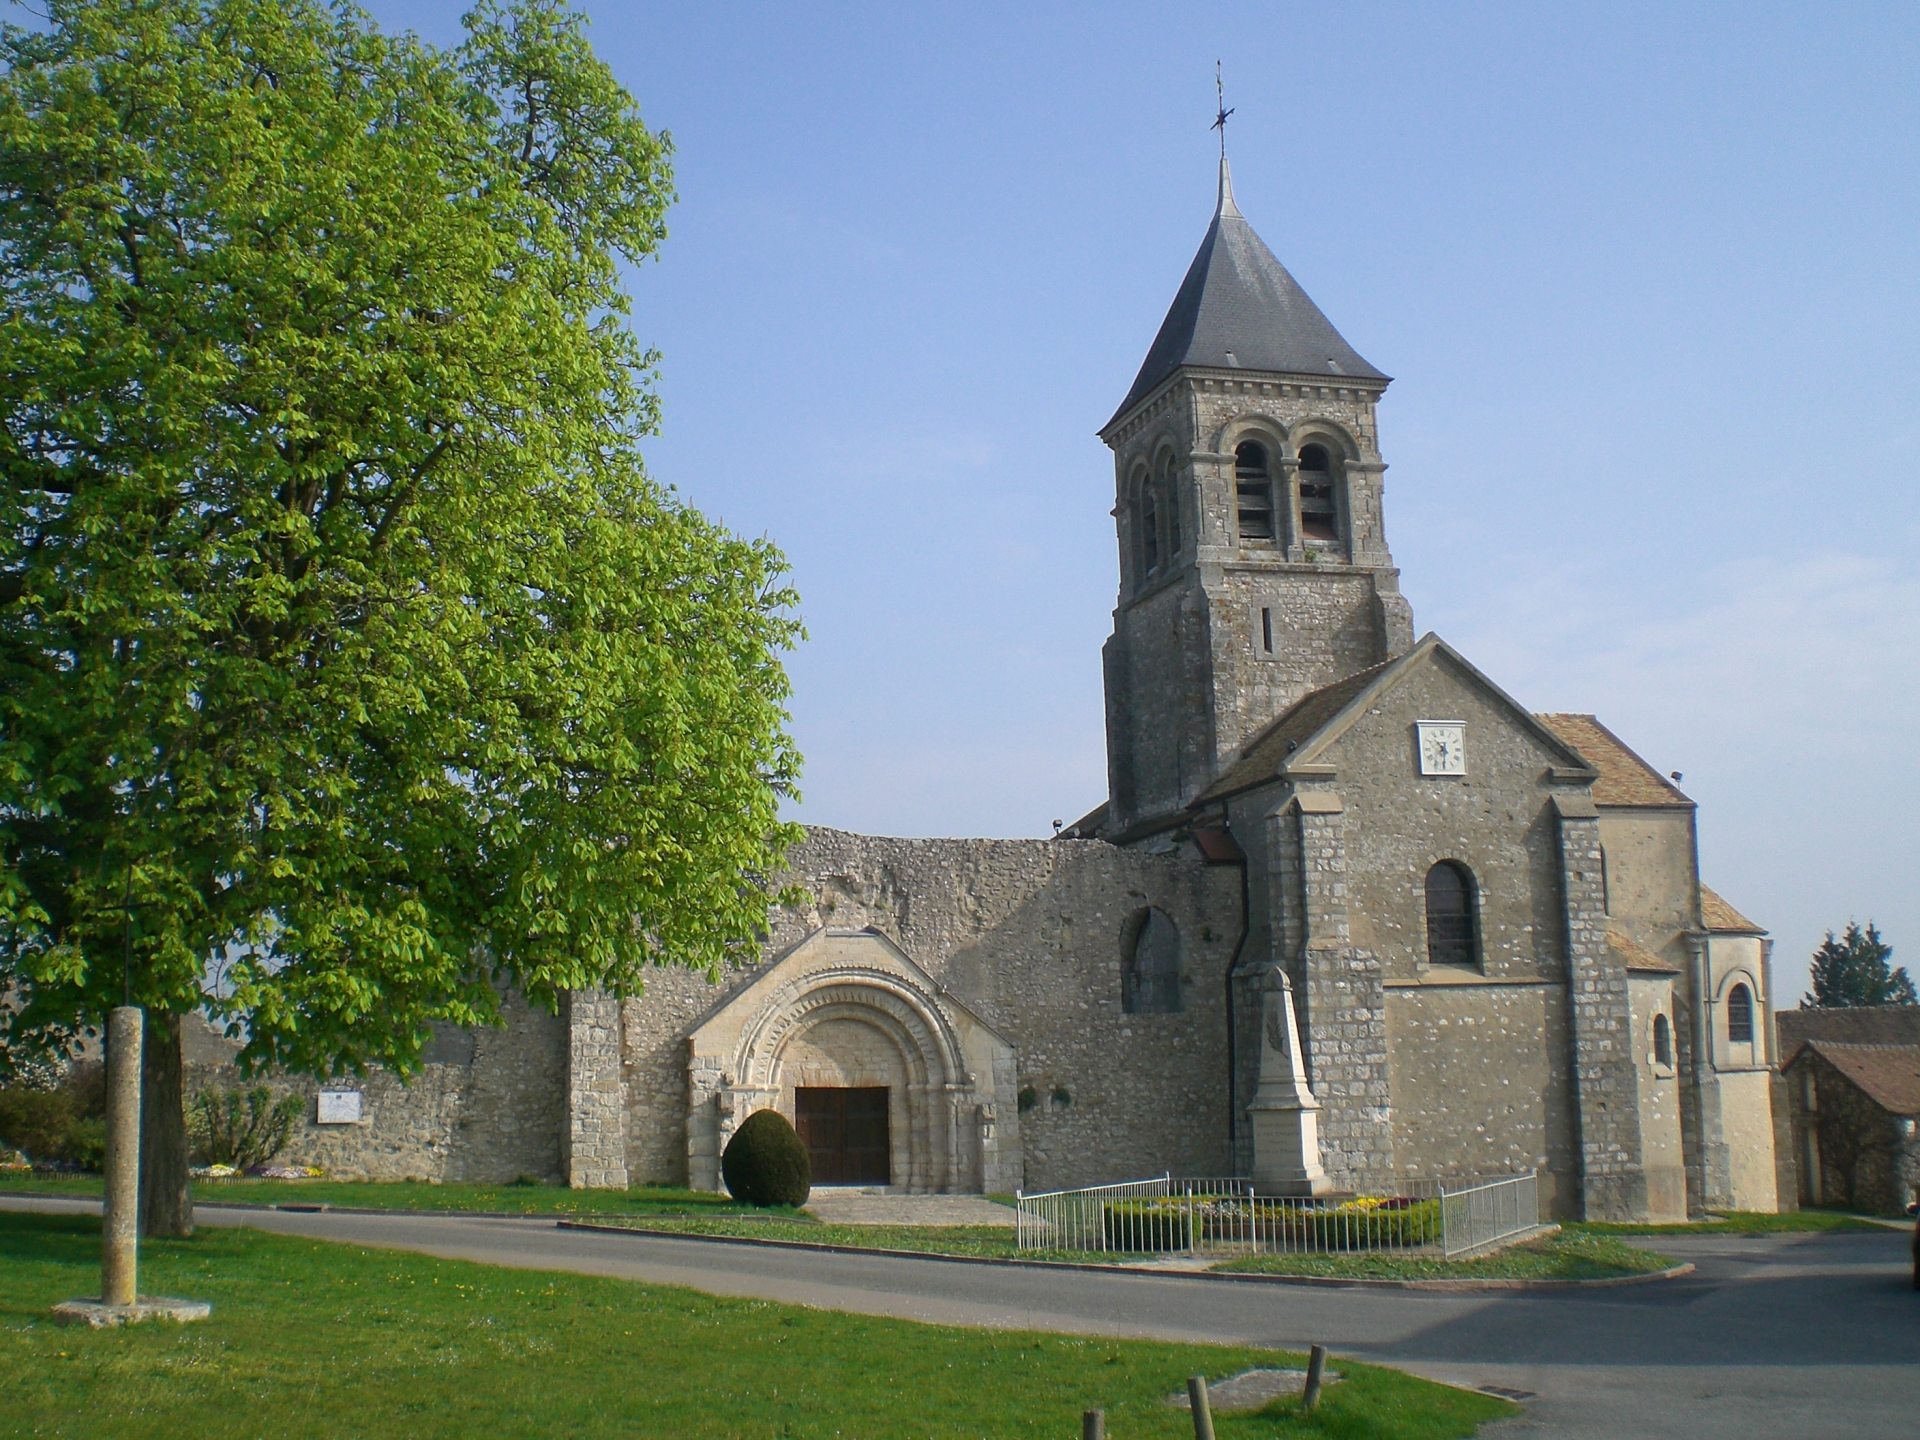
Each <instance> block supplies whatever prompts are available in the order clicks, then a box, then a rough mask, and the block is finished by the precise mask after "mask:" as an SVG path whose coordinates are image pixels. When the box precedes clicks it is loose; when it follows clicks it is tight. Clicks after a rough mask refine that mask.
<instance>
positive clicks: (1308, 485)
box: [1300, 440, 1340, 540]
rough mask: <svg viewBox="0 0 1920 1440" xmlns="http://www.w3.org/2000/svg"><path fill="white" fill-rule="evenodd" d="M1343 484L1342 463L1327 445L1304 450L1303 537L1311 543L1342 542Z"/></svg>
mask: <svg viewBox="0 0 1920 1440" xmlns="http://www.w3.org/2000/svg"><path fill="white" fill-rule="evenodd" d="M1339 482H1340V470H1339V461H1338V460H1336V459H1335V458H1334V455H1333V453H1332V452H1331V451H1330V450H1328V449H1327V447H1326V446H1325V445H1322V444H1321V443H1320V442H1319V441H1317V440H1316V441H1314V442H1313V443H1311V444H1308V445H1302V446H1301V447H1300V533H1301V534H1302V535H1304V536H1305V537H1306V538H1307V539H1309V540H1338V539H1339V538H1340V505H1339V499H1338V497H1337V495H1336V494H1335V491H1336V489H1337V487H1338V485H1339Z"/></svg>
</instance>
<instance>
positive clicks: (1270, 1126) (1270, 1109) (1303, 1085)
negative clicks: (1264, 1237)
mask: <svg viewBox="0 0 1920 1440" xmlns="http://www.w3.org/2000/svg"><path fill="white" fill-rule="evenodd" d="M1247 1112H1248V1116H1249V1118H1250V1119H1251V1121H1252V1123H1253V1184H1254V1188H1255V1189H1256V1190H1258V1191H1259V1192H1260V1193H1261V1194H1263V1195H1324V1194H1325V1193H1326V1192H1327V1191H1328V1190H1330V1189H1332V1188H1333V1186H1332V1182H1331V1181H1329V1180H1328V1179H1327V1172H1326V1171H1325V1170H1323V1169H1322V1168H1321V1166H1320V1102H1319V1101H1318V1100H1315V1099H1314V1098H1313V1091H1312V1090H1310V1089H1309V1088H1308V1087H1307V1067H1306V1064H1305V1063H1304V1062H1303V1061H1302V1060H1301V1058H1300V1043H1299V1031H1298V1029H1297V1028H1296V1026H1295V1024H1294V1015H1293V987H1292V986H1291V985H1289V984H1288V983H1287V972H1286V971H1285V970H1283V969H1281V967H1280V966H1278V965H1274V966H1270V967H1269V968H1268V970H1267V974H1266V978H1265V980H1264V981H1263V982H1262V983H1261V987H1260V1083H1259V1086H1258V1088H1256V1089H1255V1091H1254V1095H1253V1103H1252V1104H1251V1105H1249V1106H1248V1107H1247Z"/></svg>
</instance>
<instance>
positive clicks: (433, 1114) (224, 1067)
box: [188, 996, 565, 1183]
mask: <svg viewBox="0 0 1920 1440" xmlns="http://www.w3.org/2000/svg"><path fill="white" fill-rule="evenodd" d="M503 1008H504V1012H505V1024H504V1025H503V1026H502V1027H501V1028H499V1029H497V1030H477V1031H471V1032H468V1031H460V1030H451V1029H442V1030H441V1031H440V1032H439V1033H438V1034H437V1035H436V1038H435V1041H434V1043H433V1045H432V1046H431V1047H430V1048H429V1050H428V1052H427V1064H426V1065H425V1066H424V1067H423V1068H422V1070H421V1071H420V1073H419V1074H418V1075H416V1076H415V1077H414V1078H413V1079H412V1080H411V1081H407V1082H403V1081H401V1080H400V1079H399V1078H397V1077H396V1076H394V1075H393V1074H391V1073H390V1072H388V1071H385V1070H379V1069H375V1070H373V1071H371V1072H369V1073H368V1074H367V1075H365V1076H363V1077H356V1078H350V1079H346V1080H341V1081H338V1082H328V1083H327V1084H326V1085H325V1086H322V1085H321V1084H319V1083H318V1082H315V1081H312V1080H307V1079H295V1078H282V1079H275V1080H271V1081H269V1082H268V1083H269V1084H270V1085H271V1087H272V1088H273V1089H275V1090H277V1091H282V1092H284V1091H288V1090H291V1091H294V1092H296V1093H299V1094H301V1095H303V1096H305V1097H306V1101H307V1107H306V1111H305V1115H304V1118H303V1119H302V1120H301V1121H300V1122H299V1123H298V1124H297V1125H296V1126H295V1127H294V1132H293V1136H292V1138H291V1140H290V1141H289V1142H288V1144H287V1147H286V1149H285V1150H283V1151H282V1152H281V1154H280V1156H279V1158H278V1160H277V1161H276V1163H278V1164H282V1165H314V1166H318V1167H320V1168H321V1169H323V1170H325V1171H326V1172H327V1173H328V1174H329V1175H333V1176H337V1177H340V1178H342V1179H368V1180H408V1179H418V1180H438V1181H459V1180H467V1181H479V1182H487V1183H493V1182H501V1181H509V1180H515V1179H518V1178H520V1177H521V1176H523V1175H527V1176H533V1177H535V1178H538V1179H541V1180H557V1179H559V1178H561V1174H562V1170H561V1156H560V1150H561V1133H560V1131H561V1121H562V1114H563V1110H562V1106H563V1094H562V1075H563V1071H564V1063H565V1027H564V1026H563V1024H562V1022H561V1021H560V1020H558V1019H557V1018H556V1017H554V1016H553V1015H550V1014H548V1013H547V1012H546V1011H544V1010H540V1009H538V1008H536V1007H533V1006H530V1005H529V1004H527V1002H526V1001H525V1000H523V999H521V998H520V997H519V996H509V997H507V999H506V1001H505V1003H504V1007H503ZM233 1048H234V1047H233V1046H231V1045H230V1044H227V1043H225V1042H222V1041H220V1040H218V1038H217V1037H206V1038H204V1039H202V1040H201V1041H200V1042H199V1043H193V1044H190V1045H189V1047H188V1062H189V1064H188V1090H189V1092H192V1091H194V1090H197V1089H200V1088H202V1087H205V1086H218V1087H232V1086H237V1085H244V1084H246V1083H249V1082H245V1081H242V1080H241V1078H240V1076H239V1074H238V1073H237V1072H236V1071H235V1070H234V1068H233V1066H232V1064H231V1061H230V1059H229V1058H228V1057H230V1056H231V1054H232V1052H233ZM322 1088H325V1089H344V1090H358V1091H359V1092H360V1094H361V1120H360V1121H359V1123H357V1124H348V1125H321V1124H319V1123H317V1121H316V1119H315V1099H314V1097H315V1096H316V1095H317V1093H318V1092H319V1091H320V1090H321V1089H322Z"/></svg>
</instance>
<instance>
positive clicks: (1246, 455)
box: [1233, 440, 1274, 542]
mask: <svg viewBox="0 0 1920 1440" xmlns="http://www.w3.org/2000/svg"><path fill="white" fill-rule="evenodd" d="M1233 486H1234V492H1235V495H1236V497H1237V506H1238V510H1239V524H1240V539H1241V540H1242V541H1243V542H1244V541H1248V540H1272V539H1273V538H1274V527H1273V467H1272V465H1271V464H1270V463H1269V462H1268V460H1267V447H1266V446H1264V445H1262V444H1261V443H1260V442H1259V441H1258V440H1243V441H1241V442H1240V443H1239V444H1238V445H1236V446H1235V447H1234V451H1233Z"/></svg>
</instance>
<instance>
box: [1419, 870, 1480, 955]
mask: <svg viewBox="0 0 1920 1440" xmlns="http://www.w3.org/2000/svg"><path fill="white" fill-rule="evenodd" d="M1474 900H1475V896H1474V884H1473V872H1472V871H1471V870H1469V869H1467V867H1466V866H1464V865H1462V864H1460V863H1459V862H1458V861H1454V860H1442V861H1441V862H1440V863H1439V864H1438V865H1435V866H1434V867H1433V868H1432V869H1431V870H1429V871H1427V963H1428V964H1430V965H1478V964H1479V963H1480V927H1479V925H1478V924H1477V923H1476V920H1475V917H1474V909H1475V905H1474Z"/></svg>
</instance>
